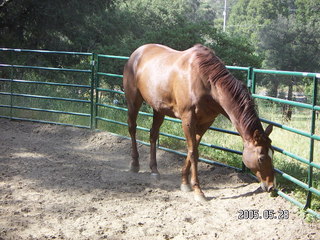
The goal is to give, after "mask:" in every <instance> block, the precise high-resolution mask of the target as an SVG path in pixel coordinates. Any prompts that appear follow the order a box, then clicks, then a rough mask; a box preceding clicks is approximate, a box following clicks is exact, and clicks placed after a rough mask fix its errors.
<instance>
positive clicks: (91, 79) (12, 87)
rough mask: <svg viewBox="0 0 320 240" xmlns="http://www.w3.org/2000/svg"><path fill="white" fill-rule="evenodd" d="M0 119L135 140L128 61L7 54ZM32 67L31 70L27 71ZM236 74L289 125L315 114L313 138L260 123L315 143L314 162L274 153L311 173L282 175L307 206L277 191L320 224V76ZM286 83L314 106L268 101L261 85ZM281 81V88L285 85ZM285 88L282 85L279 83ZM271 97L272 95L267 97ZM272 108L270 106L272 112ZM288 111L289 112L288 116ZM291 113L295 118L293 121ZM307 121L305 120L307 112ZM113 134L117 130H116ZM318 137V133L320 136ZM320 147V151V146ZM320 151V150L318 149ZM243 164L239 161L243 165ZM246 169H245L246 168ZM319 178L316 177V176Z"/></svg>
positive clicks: (0, 68)
mask: <svg viewBox="0 0 320 240" xmlns="http://www.w3.org/2000/svg"><path fill="white" fill-rule="evenodd" d="M0 59H1V63H0V117H1V118H7V119H12V120H24V121H33V122H40V123H52V124H59V125H67V126H75V127H81V128H90V129H107V130H108V131H111V132H115V133H116V134H119V135H121V136H124V137H128V134H127V127H126V126H127V123H126V111H127V108H126V105H125V101H124V98H123V94H124V93H123V91H122V88H121V80H122V69H123V66H124V64H125V62H126V60H127V59H128V57H124V56H113V55H103V54H95V53H84V52H63V51H47V50H27V49H9V48H0ZM26 63H28V64H27V65H26ZM227 68H228V69H229V70H230V71H233V72H234V73H235V74H238V72H241V74H242V76H246V77H245V78H246V83H247V86H248V88H249V89H250V91H251V93H252V96H253V97H254V98H256V100H257V101H259V104H260V101H264V102H265V104H266V102H267V103H269V104H270V103H272V104H282V105H281V106H286V108H284V110H285V111H286V115H287V117H288V116H289V117H290V118H291V114H290V111H292V107H297V108H299V109H304V110H307V111H308V113H309V114H308V115H309V116H310V118H309V120H308V121H304V124H305V125H307V129H308V130H307V131H306V130H305V129H303V130H301V129H299V128H295V127H292V126H287V125H285V124H282V123H279V122H275V121H273V120H272V117H270V118H268V114H266V117H263V118H261V121H262V122H264V123H267V124H272V125H274V126H275V127H278V128H279V129H282V130H284V131H288V132H290V133H293V134H294V136H302V137H304V138H306V139H307V140H308V144H306V146H305V148H308V156H307V157H305V156H303V157H302V156H299V155H298V154H296V153H292V152H290V151H288V150H285V149H282V148H280V147H277V146H273V148H274V150H275V151H276V152H278V153H280V154H283V155H285V156H287V157H288V159H290V161H295V162H299V164H303V165H305V166H306V168H307V171H306V176H304V179H305V180H301V179H298V177H296V176H294V175H292V173H291V175H289V174H288V173H286V172H284V170H282V169H276V172H277V173H278V174H279V175H280V176H281V177H282V178H284V179H286V180H288V181H290V182H292V183H294V184H296V185H297V186H299V187H300V188H302V189H304V190H305V191H306V192H307V194H306V197H305V201H302V200H301V198H299V200H297V199H296V198H294V197H293V196H292V194H288V193H285V192H284V191H281V190H279V189H278V190H277V193H278V194H279V195H280V196H282V197H284V198H285V199H287V200H289V201H290V202H292V203H294V204H296V205H297V206H299V207H300V208H302V209H305V210H306V211H307V212H309V213H311V214H313V215H314V216H316V217H317V218H320V214H319V208H320V207H319V206H316V207H315V208H314V207H313V208H311V206H312V204H311V202H312V198H313V197H315V198H317V199H319V198H320V190H319V186H320V183H319V181H320V180H319V179H318V176H319V174H318V173H319V170H320V160H319V155H316V151H315V149H318V148H319V146H320V145H319V141H320V136H319V129H318V128H319V127H318V128H317V126H316V125H317V123H318V122H317V121H318V120H317V117H318V115H319V111H320V106H319V102H317V99H319V96H318V85H319V79H320V74H319V73H307V72H289V71H275V70H264V69H255V68H251V67H235V66H227ZM281 76H289V77H290V79H291V82H293V80H294V78H295V77H301V78H303V79H309V80H308V81H309V83H310V84H309V93H310V94H309V97H308V99H309V101H307V102H306V101H301V99H298V98H292V93H293V91H292V89H291V93H290V88H289V94H290V95H291V97H290V98H288V97H283V98H280V97H278V96H274V97H271V96H267V95H266V94H264V92H263V91H265V89H264V90H262V91H257V88H259V86H261V84H259V81H268V80H270V79H278V78H279V79H281ZM279 81H280V80H279ZM275 84H279V82H275ZM267 90H268V89H267ZM268 106H271V105H268ZM288 109H289V111H288ZM288 113H289V115H288ZM139 114H140V116H143V117H146V118H152V112H151V111H148V109H147V108H146V107H145V106H143V107H142V110H141V111H140V112H139ZM302 114H303V115H305V114H306V112H305V111H304V112H302ZM165 122H170V124H171V122H172V123H180V122H181V121H180V120H178V119H174V118H169V117H166V118H165ZM111 125H112V126H113V127H110V126H111ZM138 130H139V131H141V132H146V133H148V132H149V128H148V127H145V126H138ZM209 130H210V131H217V132H220V133H223V134H231V135H239V134H238V133H237V132H235V131H232V130H226V129H222V128H217V127H210V129H209ZM317 131H318V132H317ZM160 135H161V136H163V137H166V138H170V139H176V140H178V141H185V138H184V137H183V136H181V135H180V136H178V135H175V134H172V133H170V132H163V131H161V132H160ZM294 138H295V137H293V138H290V139H283V141H285V142H288V141H293V140H294ZM139 142H140V143H143V144H146V145H148V143H147V141H146V140H145V139H140V140H139ZM316 144H318V145H316ZM201 146H203V147H206V148H208V149H218V150H222V151H227V152H231V153H233V154H236V155H241V154H242V152H241V151H239V150H234V149H229V148H228V147H226V146H218V145H213V144H210V143H206V142H201ZM317 146H318V147H317ZM158 148H159V149H163V150H166V151H169V152H174V153H176V154H179V155H182V156H186V153H185V152H183V151H181V150H176V149H173V148H171V147H170V146H168V145H162V143H161V141H160V142H159V144H158ZM200 160H201V161H203V162H206V163H209V164H217V165H221V166H226V167H230V168H234V169H236V170H239V171H244V170H245V168H244V166H243V164H242V167H241V164H240V165H238V166H231V165H227V164H224V163H220V162H216V161H212V160H209V159H206V158H201V159H200ZM239 161H241V160H240V158H239ZM239 166H240V167H239ZM315 171H317V175H316V174H315Z"/></svg>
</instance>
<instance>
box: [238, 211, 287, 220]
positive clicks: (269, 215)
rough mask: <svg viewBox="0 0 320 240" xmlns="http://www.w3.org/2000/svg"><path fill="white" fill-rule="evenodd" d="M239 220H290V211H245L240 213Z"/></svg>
mask: <svg viewBox="0 0 320 240" xmlns="http://www.w3.org/2000/svg"><path fill="white" fill-rule="evenodd" d="M238 219H240V220H245V219H249V220H256V219H280V220H285V219H289V210H277V211H276V210H270V209H266V210H258V209H245V210H239V211H238Z"/></svg>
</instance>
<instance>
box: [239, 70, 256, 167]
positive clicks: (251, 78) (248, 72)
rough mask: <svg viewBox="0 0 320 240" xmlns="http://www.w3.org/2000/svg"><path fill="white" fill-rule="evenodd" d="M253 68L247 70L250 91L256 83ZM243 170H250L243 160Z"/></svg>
mask: <svg viewBox="0 0 320 240" xmlns="http://www.w3.org/2000/svg"><path fill="white" fill-rule="evenodd" d="M253 77H254V75H253V68H252V67H249V68H248V71H247V87H248V88H249V91H250V92H251V93H253V92H252V89H253V84H255V81H253ZM241 171H242V172H249V169H248V168H247V167H246V165H244V162H243V161H242V169H241Z"/></svg>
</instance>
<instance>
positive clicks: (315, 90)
mask: <svg viewBox="0 0 320 240" xmlns="http://www.w3.org/2000/svg"><path fill="white" fill-rule="evenodd" d="M317 95H318V79H317V77H316V76H314V77H313V96H312V97H313V99H312V106H313V108H314V107H315V106H316V105H317V97H318V96H317ZM315 128H316V110H315V109H312V114H311V126H310V133H311V135H313V134H314V133H315ZM313 155H314V139H313V138H310V150H309V164H310V163H312V162H313ZM312 177H313V167H312V166H310V165H309V168H308V187H309V188H311V187H312ZM311 199H312V192H311V191H308V195H307V200H306V204H305V206H304V208H305V209H307V208H310V207H311Z"/></svg>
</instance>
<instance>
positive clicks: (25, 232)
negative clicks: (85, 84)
mask: <svg viewBox="0 0 320 240" xmlns="http://www.w3.org/2000/svg"><path fill="white" fill-rule="evenodd" d="M139 150H140V160H141V171H140V173H138V174H135V173H131V172H129V171H128V166H129V160H130V142H129V140H127V139H124V138H121V137H117V136H114V135H111V134H109V133H106V132H95V131H90V130H84V129H79V128H72V127H62V126H56V125H48V124H37V123H29V122H17V121H8V120H4V119H0V239H1V240H3V239H5V240H7V239H77V240H78V239H110V240H116V239H117V240H118V239H146V240H153V239H174V240H178V239H195V240H197V239H206V240H207V239H237V240H238V239H288V240H289V239H290V240H293V239H320V224H319V222H313V223H307V222H306V221H305V220H304V219H303V217H302V215H301V214H299V210H298V209H297V208H296V207H295V206H293V205H292V204H290V203H289V202H287V201H285V200H284V199H283V198H281V197H276V198H273V197H270V194H268V193H263V192H261V191H260V190H259V184H258V183H256V182H254V181H253V180H252V179H251V178H249V177H248V176H247V175H245V174H242V173H237V172H234V171H233V170H230V169H226V168H221V167H216V166H209V165H207V164H204V163H201V164H200V166H199V176H200V181H201V183H202V186H203V189H204V191H205V193H206V196H207V197H208V199H209V201H207V202H201V203H198V202H194V198H193V194H192V193H183V192H181V191H180V187H179V186H180V168H181V165H182V160H183V159H182V158H181V157H179V156H177V155H174V154H171V153H167V152H163V151H158V153H157V155H158V166H159V170H160V172H161V174H162V175H161V180H160V181H156V180H152V179H151V178H150V176H149V169H148V158H149V149H148V147H146V146H143V145H139ZM242 210H243V211H242ZM247 210H248V211H251V210H257V212H258V214H259V218H258V219H251V220H250V219H239V218H241V217H242V213H245V212H246V211H247ZM265 210H271V211H274V213H275V215H274V216H276V217H277V219H265V217H264V215H263V212H265ZM241 211H242V212H241ZM248 211H247V212H248ZM278 211H280V212H278ZM281 211H288V213H289V215H288V216H283V215H282V213H283V212H281ZM251 213H252V212H251ZM286 213H287V212H286ZM281 215H282V216H281ZM243 216H244V217H245V215H243ZM279 218H288V219H279Z"/></svg>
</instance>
